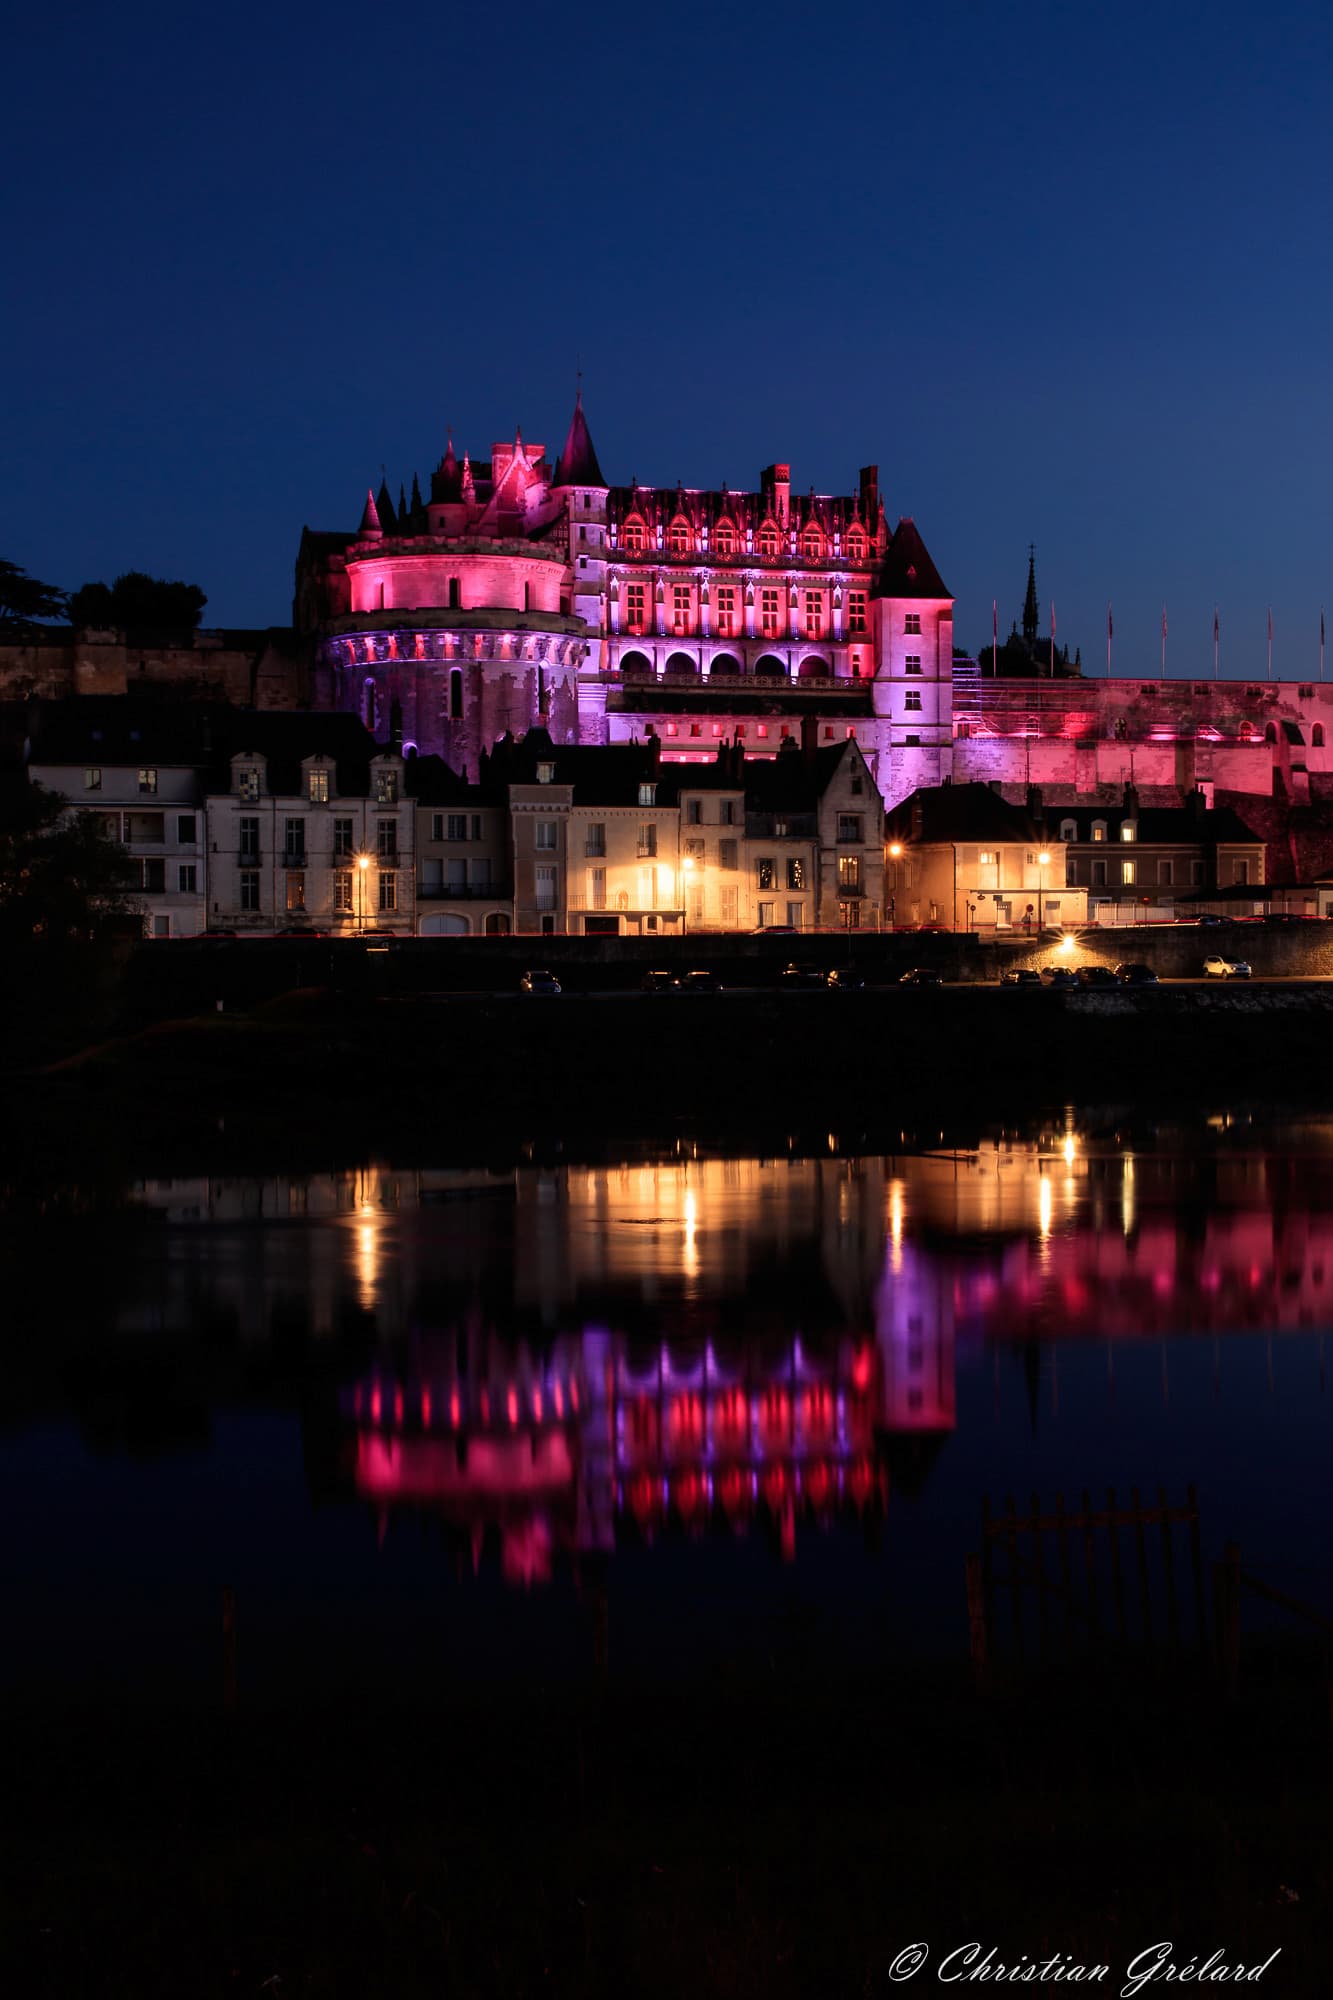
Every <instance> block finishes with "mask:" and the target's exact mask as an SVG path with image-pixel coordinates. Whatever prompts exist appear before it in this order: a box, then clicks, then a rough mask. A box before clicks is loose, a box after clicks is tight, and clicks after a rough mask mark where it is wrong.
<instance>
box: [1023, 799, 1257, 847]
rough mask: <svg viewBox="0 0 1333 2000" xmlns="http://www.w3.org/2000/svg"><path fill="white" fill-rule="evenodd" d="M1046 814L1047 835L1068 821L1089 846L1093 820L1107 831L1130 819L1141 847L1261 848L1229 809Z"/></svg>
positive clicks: (1057, 810) (1108, 808) (1068, 809)
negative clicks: (1227, 844) (1236, 844)
mask: <svg viewBox="0 0 1333 2000" xmlns="http://www.w3.org/2000/svg"><path fill="white" fill-rule="evenodd" d="M1045 810H1046V826H1047V830H1048V832H1054V831H1055V830H1056V828H1058V827H1060V826H1062V825H1063V824H1064V823H1065V822H1066V821H1067V820H1072V821H1073V822H1074V825H1075V826H1076V827H1077V828H1078V836H1077V837H1078V839H1079V841H1081V842H1084V841H1086V842H1089V843H1091V841H1092V826H1093V821H1094V820H1100V821H1101V822H1102V824H1103V825H1104V826H1106V827H1108V828H1110V827H1112V826H1114V827H1117V828H1118V827H1119V825H1120V823H1121V821H1122V820H1127V819H1132V820H1134V821H1135V823H1136V825H1137V829H1138V833H1137V838H1138V841H1139V844H1140V845H1141V846H1142V845H1144V844H1163V843H1164V844H1167V845H1171V844H1184V843H1188V844H1193V845H1195V846H1198V845H1200V844H1202V845H1208V844H1209V843H1211V842H1213V841H1219V840H1225V841H1249V842H1250V843H1252V844H1253V845H1254V846H1256V847H1261V846H1262V845H1263V840H1262V837H1261V836H1260V835H1259V834H1257V833H1255V832H1254V830H1253V828H1251V827H1249V826H1247V825H1246V824H1245V821H1244V820H1243V819H1242V818H1241V817H1240V814H1239V813H1236V812H1233V811H1232V809H1231V807H1230V806H1214V807H1212V808H1211V809H1210V810H1208V811H1206V812H1196V811H1195V810H1193V809H1192V808H1191V807H1189V806H1142V807H1140V808H1139V810H1138V811H1137V812H1135V811H1134V810H1132V809H1131V808H1130V807H1128V806H1125V805H1122V804H1115V805H1101V806H1097V805H1093V806H1088V805H1078V806H1057V805H1048V806H1047V807H1046V809H1045Z"/></svg>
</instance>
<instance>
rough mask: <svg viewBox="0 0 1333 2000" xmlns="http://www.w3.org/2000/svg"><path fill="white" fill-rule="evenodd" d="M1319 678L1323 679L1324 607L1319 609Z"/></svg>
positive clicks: (1321, 606)
mask: <svg viewBox="0 0 1333 2000" xmlns="http://www.w3.org/2000/svg"><path fill="white" fill-rule="evenodd" d="M1319 678H1320V680H1321V681H1322V680H1323V678H1324V607H1323V605H1322V604H1321V605H1320V607H1319Z"/></svg>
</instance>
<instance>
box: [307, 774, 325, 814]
mask: <svg viewBox="0 0 1333 2000" xmlns="http://www.w3.org/2000/svg"><path fill="white" fill-rule="evenodd" d="M309 779H310V803H311V805H312V806H326V805H327V804H328V802H329V774H328V772H327V771H311V772H310V773H309Z"/></svg>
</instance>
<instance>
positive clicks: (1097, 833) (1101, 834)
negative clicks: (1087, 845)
mask: <svg viewBox="0 0 1333 2000" xmlns="http://www.w3.org/2000/svg"><path fill="white" fill-rule="evenodd" d="M1092 837H1093V839H1094V840H1105V838H1106V821H1105V820H1104V819H1095V820H1094V821H1093V822H1092Z"/></svg>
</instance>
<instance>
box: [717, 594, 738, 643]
mask: <svg viewBox="0 0 1333 2000" xmlns="http://www.w3.org/2000/svg"><path fill="white" fill-rule="evenodd" d="M735 630H736V592H735V589H734V587H733V586H732V585H731V584H728V583H724V584H720V585H719V586H718V593H717V631H718V637H719V638H720V639H730V638H731V637H732V635H733V634H734V632H735Z"/></svg>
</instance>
